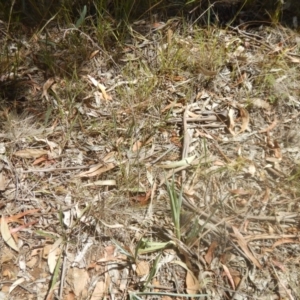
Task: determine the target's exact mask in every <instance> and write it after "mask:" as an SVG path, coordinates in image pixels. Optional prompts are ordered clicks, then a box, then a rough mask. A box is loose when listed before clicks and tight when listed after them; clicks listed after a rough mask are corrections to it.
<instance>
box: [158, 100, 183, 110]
mask: <svg viewBox="0 0 300 300" xmlns="http://www.w3.org/2000/svg"><path fill="white" fill-rule="evenodd" d="M173 107H183V104H182V103H178V102H175V101H173V102H171V103H170V104H168V105H167V106H165V107H164V108H163V109H162V110H161V112H162V113H163V112H165V111H166V110H169V109H171V108H173Z"/></svg>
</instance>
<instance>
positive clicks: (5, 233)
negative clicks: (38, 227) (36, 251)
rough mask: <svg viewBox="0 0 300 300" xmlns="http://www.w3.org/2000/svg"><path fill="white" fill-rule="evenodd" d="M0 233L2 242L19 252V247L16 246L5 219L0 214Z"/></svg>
mask: <svg viewBox="0 0 300 300" xmlns="http://www.w3.org/2000/svg"><path fill="white" fill-rule="evenodd" d="M1 235H2V238H3V240H4V242H5V243H6V244H7V245H8V246H9V247H10V248H12V249H14V250H15V251H17V252H19V247H18V246H17V244H16V242H15V240H14V239H13V237H12V235H11V232H10V230H9V227H8V224H7V220H6V219H5V218H4V217H3V216H2V218H1Z"/></svg>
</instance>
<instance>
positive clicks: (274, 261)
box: [270, 259, 285, 272]
mask: <svg viewBox="0 0 300 300" xmlns="http://www.w3.org/2000/svg"><path fill="white" fill-rule="evenodd" d="M270 261H271V262H272V264H273V265H274V266H275V267H277V268H279V269H280V270H281V271H282V272H285V267H284V264H283V263H281V262H279V261H277V260H274V259H270Z"/></svg>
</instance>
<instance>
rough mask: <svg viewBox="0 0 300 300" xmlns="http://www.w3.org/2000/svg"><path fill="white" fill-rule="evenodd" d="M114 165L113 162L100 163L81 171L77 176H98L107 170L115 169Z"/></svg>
mask: <svg viewBox="0 0 300 300" xmlns="http://www.w3.org/2000/svg"><path fill="white" fill-rule="evenodd" d="M114 167H115V164H113V163H107V164H105V165H103V164H102V163H100V164H98V165H97V166H94V167H92V168H91V169H89V170H88V171H85V172H81V173H79V174H78V175H76V176H75V177H93V176H97V175H100V174H102V173H105V172H107V171H109V170H111V169H113V168H114Z"/></svg>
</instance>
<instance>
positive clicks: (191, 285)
mask: <svg viewBox="0 0 300 300" xmlns="http://www.w3.org/2000/svg"><path fill="white" fill-rule="evenodd" d="M185 284H186V292H187V293H188V294H189V295H195V294H197V292H198V291H199V286H200V285H199V281H198V279H197V278H196V277H195V276H194V274H193V273H192V272H191V271H190V270H187V273H186V277H185Z"/></svg>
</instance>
